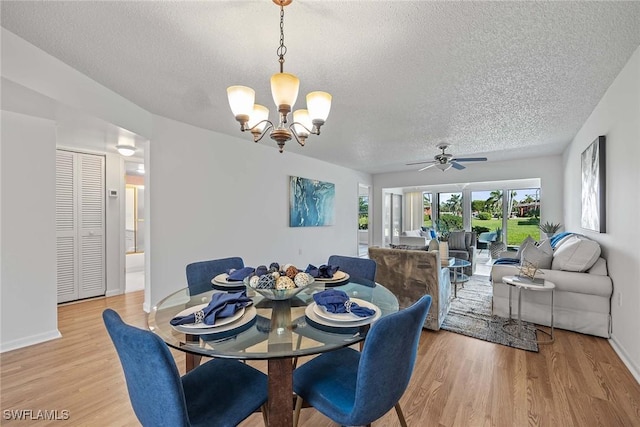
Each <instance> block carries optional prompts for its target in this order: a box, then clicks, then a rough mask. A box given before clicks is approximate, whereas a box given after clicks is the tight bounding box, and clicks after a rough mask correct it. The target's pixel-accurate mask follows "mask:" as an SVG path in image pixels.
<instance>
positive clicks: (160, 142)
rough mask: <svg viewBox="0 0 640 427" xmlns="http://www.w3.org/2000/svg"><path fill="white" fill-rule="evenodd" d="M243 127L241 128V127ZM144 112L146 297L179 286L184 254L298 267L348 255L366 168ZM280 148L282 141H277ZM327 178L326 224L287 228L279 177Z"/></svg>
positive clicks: (284, 181)
mask: <svg viewBox="0 0 640 427" xmlns="http://www.w3.org/2000/svg"><path fill="white" fill-rule="evenodd" d="M241 135H242V136H244V134H241ZM274 144H275V143H273V142H272V141H271V140H269V139H266V140H265V142H261V143H258V144H255V143H253V141H251V140H250V138H248V137H247V138H244V139H243V138H240V137H238V138H234V137H230V136H227V135H222V134H219V133H216V132H211V131H207V130H203V129H199V128H196V127H193V126H189V125H186V124H183V123H180V122H176V121H173V120H169V119H165V118H162V117H157V116H156V117H154V121H153V138H152V141H151V143H150V149H149V156H150V161H149V166H148V170H149V172H150V176H151V180H150V181H151V182H150V186H149V193H150V198H149V199H150V203H151V209H150V212H151V236H152V240H153V243H152V245H151V248H150V251H149V252H150V265H151V270H150V274H151V278H150V279H151V287H152V288H151V293H150V302H151V304H155V303H157V302H158V301H159V300H160V299H161V298H163V297H164V296H166V295H168V294H169V293H170V292H172V291H174V290H177V289H179V288H181V287H184V286H186V277H185V266H186V265H187V264H188V263H190V262H193V261H200V260H206V259H213V258H220V257H228V256H241V257H242V258H243V259H244V261H245V264H246V265H250V266H254V267H255V266H257V265H259V264H266V265H268V264H269V263H271V262H273V261H277V262H279V263H293V264H295V265H297V266H299V267H306V266H307V264H309V263H312V264H316V265H319V264H322V263H325V262H326V260H327V258H328V256H329V255H331V254H333V253H336V254H343V255H353V256H355V255H357V239H358V235H357V229H358V227H357V224H358V184H359V183H363V184H369V183H370V180H371V178H370V176H369V175H367V174H362V173H358V172H355V171H352V170H350V169H346V168H343V167H339V166H335V165H332V164H329V163H325V162H320V161H317V160H314V159H311V158H308V157H304V156H301V155H299V154H296V153H295V151H296V150H297V151H302V150H304V149H303V148H297V147H295V146H294V145H293V144H291V143H290V145H288V146H287V147H285V152H284V153H283V154H280V153H279V152H278V151H277V150H276V149H274ZM287 148H289V150H287ZM292 175H293V176H302V177H305V178H311V179H318V180H321V181H328V182H332V183H334V184H335V190H336V198H335V209H336V212H335V213H336V215H335V216H336V224H335V225H334V226H328V227H302V228H291V227H289V210H288V209H289V176H292Z"/></svg>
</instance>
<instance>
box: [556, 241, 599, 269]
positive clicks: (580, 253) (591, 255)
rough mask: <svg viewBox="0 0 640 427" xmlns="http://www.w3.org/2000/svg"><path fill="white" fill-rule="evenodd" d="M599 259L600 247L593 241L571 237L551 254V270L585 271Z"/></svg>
mask: <svg viewBox="0 0 640 427" xmlns="http://www.w3.org/2000/svg"><path fill="white" fill-rule="evenodd" d="M599 257H600V245H599V244H598V242H595V241H593V240H589V239H585V238H580V237H579V236H575V235H574V236H571V237H570V238H569V239H567V241H566V242H563V243H562V246H560V247H559V248H556V250H555V252H554V254H553V263H552V266H551V268H552V269H553V270H564V271H578V272H582V271H587V270H588V269H590V268H591V266H593V264H595V262H596V261H597V260H598V258H599Z"/></svg>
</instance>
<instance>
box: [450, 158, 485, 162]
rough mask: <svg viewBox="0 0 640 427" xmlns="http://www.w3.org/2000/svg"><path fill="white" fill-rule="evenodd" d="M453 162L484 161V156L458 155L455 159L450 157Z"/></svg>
mask: <svg viewBox="0 0 640 427" xmlns="http://www.w3.org/2000/svg"><path fill="white" fill-rule="evenodd" d="M451 161H454V162H486V161H487V158H486V157H459V158H457V159H451Z"/></svg>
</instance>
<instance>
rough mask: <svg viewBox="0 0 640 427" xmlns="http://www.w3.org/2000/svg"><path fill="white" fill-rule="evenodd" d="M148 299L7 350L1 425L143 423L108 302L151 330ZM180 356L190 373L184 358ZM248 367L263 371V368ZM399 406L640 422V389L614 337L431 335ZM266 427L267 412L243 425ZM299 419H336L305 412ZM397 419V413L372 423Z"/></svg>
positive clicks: (488, 420) (426, 422)
mask: <svg viewBox="0 0 640 427" xmlns="http://www.w3.org/2000/svg"><path fill="white" fill-rule="evenodd" d="M142 300H143V295H142V292H134V293H130V294H125V295H120V296H116V297H111V298H98V299H94V300H91V301H86V302H82V303H78V304H70V305H66V306H61V307H59V309H58V313H59V314H58V317H59V329H60V332H61V333H62V335H63V337H62V338H61V339H58V340H54V341H50V342H47V343H43V344H38V345H35V346H31V347H28V348H25V349H20V350H15V351H11V352H7V353H4V354H2V355H1V356H0V362H1V369H2V375H1V381H2V382H1V385H0V386H1V391H2V393H1V409H2V411H3V414H2V419H0V424H2V425H3V426H4V425H7V426H9V425H20V426H22V425H24V426H26V425H37V426H45V425H65V426H67V425H68V426H135V425H138V422H137V420H136V418H135V415H134V413H133V410H132V409H131V405H130V403H129V397H128V394H127V390H126V385H125V382H124V376H123V374H122V369H121V367H120V362H119V360H118V357H117V354H116V352H115V350H114V348H113V345H112V344H111V341H110V340H109V338H108V336H107V333H106V330H105V329H104V326H103V323H102V317H101V314H102V311H103V310H104V309H105V308H107V307H110V308H113V309H115V310H116V311H118V312H119V313H120V314H121V315H122V317H123V318H124V319H125V321H127V322H128V323H130V324H133V325H136V326H139V327H146V314H145V313H144V312H143V311H142V308H141V307H142ZM173 354H174V356H175V358H176V362H177V363H178V367H179V368H180V371H181V372H183V370H184V355H183V354H182V353H180V352H177V351H174V352H173ZM302 361H303V360H302ZM389 363H393V361H392V360H390V361H389ZM251 364H252V365H253V366H256V367H258V368H259V369H262V370H265V365H264V364H261V363H251ZM401 403H402V407H403V410H404V413H405V417H406V418H407V422H408V424H409V425H410V426H415V427H418V426H419V427H428V426H465V427H466V426H526V425H539V426H563V427H565V426H589V427H591V426H607V427H610V426H640V385H639V384H638V383H637V382H636V381H635V379H634V378H633V377H632V375H631V374H630V373H629V371H628V370H627V369H626V368H625V366H624V365H623V364H622V362H621V361H620V359H619V358H618V357H617V355H616V354H615V353H614V351H613V350H612V348H611V346H610V345H609V343H608V342H607V340H605V339H602V338H595V337H591V336H587V335H581V334H576V333H572V332H566V331H562V330H557V331H556V342H555V343H553V344H552V345H546V346H541V347H540V352H539V353H531V352H526V351H523V350H516V349H512V348H509V347H504V346H501V345H497V344H491V343H487V342H484V341H480V340H476V339H473V338H467V337H464V336H461V335H457V334H453V333H450V332H446V331H440V332H433V331H424V332H423V334H422V338H421V342H420V350H419V355H418V362H417V365H416V368H415V370H414V373H413V377H412V379H411V383H410V385H409V388H408V390H407V392H406V393H405V395H404V396H403V398H402V400H401ZM12 409H31V410H33V411H34V413H35V411H37V410H50V411H51V410H58V411H62V410H67V411H69V419H68V420H66V421H51V422H47V421H37V422H34V421H20V422H19V421H8V420H5V419H4V415H5V410H12ZM262 425H263V423H262V417H261V415H260V414H254V415H252V416H251V417H250V418H249V419H247V420H246V421H245V422H244V423H243V424H242V426H244V427H253V426H262ZM301 425H302V426H305V425H307V426H334V425H335V424H334V423H332V422H331V421H329V420H328V419H327V418H325V417H324V416H322V415H321V414H319V413H318V412H317V411H316V410H315V409H313V408H307V409H303V411H302V415H301ZM397 425H399V423H398V421H397V417H396V415H395V412H394V411H393V410H392V411H391V412H389V413H388V414H386V415H385V416H384V417H383V418H382V419H380V420H379V421H377V422H375V423H374V426H397Z"/></svg>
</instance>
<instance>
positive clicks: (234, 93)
mask: <svg viewBox="0 0 640 427" xmlns="http://www.w3.org/2000/svg"><path fill="white" fill-rule="evenodd" d="M227 97H228V98H229V105H230V106H231V112H233V115H234V116H236V120H238V121H240V119H238V117H241V118H242V119H244V120H248V118H249V116H250V115H251V113H252V112H253V103H254V102H255V98H256V91H255V90H253V89H251V88H250V87H246V86H230V87H228V88H227Z"/></svg>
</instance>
